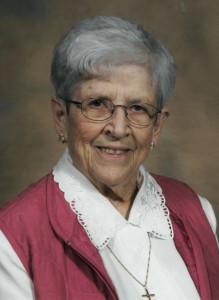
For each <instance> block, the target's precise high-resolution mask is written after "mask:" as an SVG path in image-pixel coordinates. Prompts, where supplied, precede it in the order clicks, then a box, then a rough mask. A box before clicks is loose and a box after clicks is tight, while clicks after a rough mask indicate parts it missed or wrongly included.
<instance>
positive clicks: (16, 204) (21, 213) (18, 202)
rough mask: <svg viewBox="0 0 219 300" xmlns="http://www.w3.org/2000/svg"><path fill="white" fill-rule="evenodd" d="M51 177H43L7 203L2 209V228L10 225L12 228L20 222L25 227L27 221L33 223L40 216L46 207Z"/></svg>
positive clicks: (0, 220) (0, 221)
mask: <svg viewBox="0 0 219 300" xmlns="http://www.w3.org/2000/svg"><path fill="white" fill-rule="evenodd" d="M50 176H51V174H49V175H47V176H45V177H43V178H42V179H40V180H39V181H38V182H36V183H34V184H32V185H30V186H29V187H28V188H27V189H26V190H24V191H23V192H22V193H20V194H19V195H18V196H17V197H16V198H14V199H12V200H10V201H9V202H8V203H6V204H5V205H4V206H3V207H2V208H1V209H0V226H2V225H3V224H5V225H9V223H10V226H11V225H12V224H13V223H16V222H19V221H20V223H23V224H24V226H25V220H28V222H29V221H30V219H31V220H32V221H33V219H34V218H35V217H36V215H38V214H39V213H38V212H41V213H42V212H43V209H42V208H43V206H45V205H46V201H45V200H46V189H47V181H48V179H49V177H50Z"/></svg>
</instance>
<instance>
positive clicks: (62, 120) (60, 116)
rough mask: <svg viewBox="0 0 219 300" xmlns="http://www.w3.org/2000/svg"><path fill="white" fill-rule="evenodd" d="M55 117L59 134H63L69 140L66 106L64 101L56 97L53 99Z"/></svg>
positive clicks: (52, 105)
mask: <svg viewBox="0 0 219 300" xmlns="http://www.w3.org/2000/svg"><path fill="white" fill-rule="evenodd" d="M51 108H52V112H53V119H54V124H55V128H56V132H57V134H58V135H60V134H63V135H64V137H65V139H66V140H67V124H66V123H67V122H66V107H65V104H64V102H63V101H61V100H58V99H56V98H52V99H51Z"/></svg>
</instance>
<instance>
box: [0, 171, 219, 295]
mask: <svg viewBox="0 0 219 300" xmlns="http://www.w3.org/2000/svg"><path fill="white" fill-rule="evenodd" d="M154 177H155V179H156V180H157V181H158V183H159V184H160V186H161V187H162V189H163V193H164V195H165V197H166V201H167V206H168V207H169V209H170V212H171V220H172V222H173V227H174V232H175V239H174V241H175V244H176V247H177V249H178V251H179V253H180V254H181V256H182V258H183V259H184V261H185V263H186V265H187V267H188V270H189V272H190V274H191V277H192V278H193V280H194V283H195V285H196V287H197V289H198V291H199V292H200V295H201V299H202V300H218V299H219V288H218V286H219V255H218V254H219V253H218V247H217V244H216V241H215V238H214V235H213V233H212V230H211V228H210V225H209V223H208V221H207V220H206V217H205V215H204V213H203V211H202V209H201V205H200V201H199V200H198V198H197V195H196V194H195V193H194V192H193V191H192V190H191V189H190V188H189V187H188V186H186V185H184V184H183V183H180V182H178V181H176V180H173V179H169V178H165V177H161V176H154ZM0 229H1V230H2V231H3V232H4V234H5V235H6V237H7V238H8V240H9V242H10V243H11V245H12V246H13V248H14V250H15V251H16V253H17V254H18V256H19V257H20V260H21V261H22V263H23V265H24V267H25V268H26V270H27V272H28V274H29V275H30V277H31V278H32V280H33V283H34V287H35V294H36V299H37V300H73V299H76V300H85V299H86V300H87V299H89V300H103V299H108V300H116V299H118V296H117V294H116V291H115V288H114V286H113V284H112V282H111V280H110V278H109V276H108V274H107V272H106V270H105V268H104V265H103V263H102V260H101V257H100V255H99V253H98V251H97V249H96V248H95V247H94V246H93V244H92V243H91V242H90V240H89V238H88V236H87V234H86V232H85V230H84V229H83V227H82V226H81V225H80V224H79V222H78V220H77V217H76V215H75V214H74V213H73V212H72V210H71V208H70V207H69V204H68V203H67V202H66V201H63V193H62V192H61V191H60V190H59V188H58V185H57V184H56V183H54V181H53V177H52V175H51V174H50V175H48V176H47V177H44V178H43V179H42V180H40V181H39V182H38V183H36V184H34V185H32V186H31V187H30V188H28V189H27V190H26V191H25V192H23V193H22V194H21V195H19V196H18V197H17V198H16V201H12V202H10V203H9V204H8V205H6V206H5V207H4V208H3V209H2V210H1V212H0Z"/></svg>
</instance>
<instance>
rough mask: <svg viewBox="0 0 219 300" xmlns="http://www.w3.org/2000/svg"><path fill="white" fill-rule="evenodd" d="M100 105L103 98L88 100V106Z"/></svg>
mask: <svg viewBox="0 0 219 300" xmlns="http://www.w3.org/2000/svg"><path fill="white" fill-rule="evenodd" d="M101 105H103V100H100V99H95V100H91V101H90V102H89V106H93V107H99V106H101Z"/></svg>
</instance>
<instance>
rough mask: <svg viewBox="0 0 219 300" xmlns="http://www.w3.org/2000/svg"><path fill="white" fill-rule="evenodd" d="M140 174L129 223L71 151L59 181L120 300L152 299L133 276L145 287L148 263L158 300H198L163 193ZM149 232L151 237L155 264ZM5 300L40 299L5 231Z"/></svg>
mask: <svg viewBox="0 0 219 300" xmlns="http://www.w3.org/2000/svg"><path fill="white" fill-rule="evenodd" d="M140 172H141V174H142V176H143V183H142V184H141V187H140V189H139V192H138V194H137V196H136V198H135V200H134V203H133V206H132V209H131V212H130V215H129V219H128V220H126V219H124V217H123V216H122V215H121V214H120V213H119V212H118V211H117V210H116V209H115V208H114V206H112V205H111V203H110V202H109V201H108V200H107V199H106V198H105V197H103V196H102V195H101V194H100V193H99V192H98V191H97V189H96V188H95V187H94V186H93V185H92V184H91V182H89V181H88V180H87V178H86V177H85V176H84V175H83V174H82V173H80V172H79V171H78V170H77V169H76V168H74V166H73V165H72V162H71V158H70V156H69V154H68V151H67V150H66V151H65V153H64V155H63V156H62V157H61V159H60V160H59V162H58V163H57V165H56V166H55V167H54V170H53V175H54V180H55V181H56V182H57V183H58V184H59V188H60V189H61V190H62V191H63V192H64V197H65V200H66V201H68V202H69V204H70V206H71V208H72V210H73V211H74V212H75V213H76V214H77V215H78V220H79V222H80V223H81V224H82V226H84V228H85V230H86V232H87V234H88V236H89V238H90V240H91V241H92V243H93V244H94V246H95V247H96V248H97V249H98V250H99V253H100V255H101V257H102V259H103V263H104V265H105V267H106V270H107V272H108V274H109V276H110V278H111V280H112V282H113V284H114V286H115V288H116V291H117V293H118V296H119V299H120V300H138V299H148V298H146V297H144V298H142V295H145V289H144V288H143V287H142V286H141V285H140V284H139V283H138V282H137V281H136V280H135V279H134V278H133V277H132V276H131V275H130V273H131V274H132V275H133V276H134V277H135V278H136V279H137V280H139V281H140V282H142V283H144V282H145V278H146V273H147V266H148V259H150V263H149V269H148V280H147V289H148V291H149V292H150V294H154V295H155V296H153V297H151V299H152V300H159V299H162V300H165V299H168V300H175V299H179V300H180V299H182V300H183V299H185V300H186V299H189V300H190V299H193V300H196V299H197V300H198V299H200V297H199V295H198V293H197V290H196V288H195V286H194V283H193V281H192V279H191V277H190V275H189V273H188V271H187V268H186V266H185V264H184V262H183V260H182V258H181V256H180V255H179V253H178V251H177V249H176V247H175V245H174V242H173V231H172V224H171V220H170V218H169V211H168V209H167V207H166V205H165V198H164V196H163V194H162V190H161V188H160V186H159V185H158V184H157V183H156V181H155V180H154V178H152V177H151V175H150V174H149V173H147V172H146V171H145V170H144V168H143V167H141V168H140ZM199 198H200V201H201V203H202V207H203V209H204V211H205V213H206V216H207V218H208V220H209V222H210V224H211V227H212V229H213V231H214V233H215V235H216V218H215V215H214V212H213V209H212V207H211V205H210V203H209V202H208V201H207V200H206V199H204V198H201V197H199ZM94 207H95V208H96V209H95V210H94V209H93V208H94ZM147 232H150V233H151V238H150V241H151V255H150V258H149V239H148V235H147ZM108 247H110V249H111V250H112V251H113V253H114V254H115V255H116V257H117V258H118V259H119V261H120V263H119V262H118V260H117V259H116V258H115V257H114V256H113V255H112V253H111V252H110V251H109V248H108ZM124 267H125V268H124ZM127 270H128V271H127ZM0 299H5V300H15V299H16V300H32V299H35V297H34V287H33V283H32V281H31V279H30V278H29V276H28V274H27V273H26V271H25V269H24V267H23V265H22V263H21V261H20V260H19V258H18V256H17V254H16V253H15V252H14V250H13V248H12V247H11V245H10V244H9V242H8V240H7V239H6V237H5V236H4V234H3V233H2V232H1V231H0Z"/></svg>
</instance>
